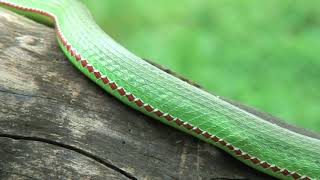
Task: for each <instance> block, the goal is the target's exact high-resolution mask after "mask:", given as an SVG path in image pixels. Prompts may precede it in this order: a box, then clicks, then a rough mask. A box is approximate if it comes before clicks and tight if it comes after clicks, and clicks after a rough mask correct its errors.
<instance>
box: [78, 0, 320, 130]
mask: <svg viewBox="0 0 320 180" xmlns="http://www.w3.org/2000/svg"><path fill="white" fill-rule="evenodd" d="M83 2H85V4H87V6H88V7H89V9H90V10H91V12H92V13H93V15H94V17H95V19H96V20H97V22H98V24H99V25H100V26H101V27H102V28H103V29H104V30H105V31H106V32H107V33H108V34H110V35H111V36H112V37H113V38H114V39H116V40H117V41H118V42H120V43H121V44H122V45H124V46H125V47H127V48H128V49H130V50H131V51H133V52H134V53H136V54H137V55H139V56H140V57H144V58H150V59H152V60H153V61H155V62H157V63H159V64H162V65H165V66H167V67H169V68H170V69H172V70H174V71H176V72H179V73H180V74H182V75H184V76H186V77H188V78H190V79H192V80H194V81H196V82H198V83H200V84H201V85H203V86H204V87H205V88H207V89H209V90H210V91H212V92H215V93H216V94H219V95H221V96H225V97H229V98H232V99H235V100H238V101H240V102H242V103H244V104H248V105H251V106H254V107H256V108H258V109H260V110H263V111H266V112H269V113H271V114H274V115H276V116H278V117H281V118H283V119H286V120H288V121H289V122H291V123H292V124H297V125H300V126H303V127H306V128H309V129H313V130H315V131H319V132H320V120H319V119H318V118H320V108H319V107H320V102H319V99H320V93H319V92H320V82H319V77H320V57H319V54H320V53H319V49H320V11H319V5H320V1H317V0H308V1H307V2H306V1H298V0H281V1H279V0H263V1H257V0H238V1H237V0H202V1H197V0H180V1H171V0H162V1H145V0H130V1H128V0H95V1H89V0H83Z"/></svg>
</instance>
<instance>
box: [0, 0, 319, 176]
mask: <svg viewBox="0 0 320 180" xmlns="http://www.w3.org/2000/svg"><path fill="white" fill-rule="evenodd" d="M0 4H1V6H3V7H6V8H9V9H10V10H13V11H15V12H18V13H20V14H23V15H26V16H28V17H30V18H32V19H35V20H37V21H41V22H44V23H47V24H51V25H54V26H55V29H56V34H57V39H58V43H59V45H60V47H61V48H62V50H63V52H64V53H65V55H66V56H67V57H68V59H69V60H70V61H71V62H72V63H73V64H74V65H75V66H76V67H77V68H78V69H79V70H80V71H81V72H83V73H84V74H85V75H86V76H87V77H89V78H90V79H91V80H93V81H94V82H95V83H96V84H98V85H99V86H101V87H102V88H103V89H104V90H105V91H107V92H108V93H110V94H112V95H113V96H115V97H116V98H118V99H119V100H121V101H122V102H124V103H125V104H127V105H129V106H130V107H132V108H135V109H137V110H139V111H141V112H143V113H144V114H146V115H148V116H151V117H153V118H154V119H157V120H159V121H161V122H163V123H165V124H167V125H170V126H172V127H174V128H177V129H179V130H181V131H184V132H186V133H189V134H191V135H193V136H195V137H197V138H199V139H201V140H203V141H206V142H208V143H210V144H213V145H215V146H217V147H219V148H221V149H223V150H225V151H226V152H228V153H229V154H230V155H232V156H233V157H235V158H237V159H238V160H240V161H242V162H243V163H245V164H247V165H249V166H251V167H252V168H255V169H257V170H259V171H261V172H264V173H267V174H269V175H271V176H274V177H277V178H280V179H303V180H308V179H320V140H318V139H314V138H311V137H307V136H304V135H301V134H298V133H295V132H292V131H290V130H288V129H285V128H282V127H280V126H278V125H275V124H273V123H270V122H268V121H265V120H263V119H261V118H259V117H257V116H255V115H253V114H251V113H248V112H246V111H244V110H242V109H240V108H238V107H236V106H234V105H232V104H230V103H228V102H226V101H224V100H222V99H220V98H219V97H217V96H214V95H212V94H210V93H208V92H205V91H203V90H200V89H198V88H196V87H194V86H192V85H190V84H188V83H186V82H184V81H182V80H180V79H178V78H175V77H173V76H171V75H169V74H167V73H165V72H164V71H162V70H160V69H158V68H156V67H154V66H152V65H150V64H149V63H147V62H145V61H144V60H142V59H141V58H139V57H137V56H136V55H134V54H133V53H131V52H129V51H128V50H127V49H125V48H124V47H122V46H121V45H119V44H118V43H117V42H115V41H114V40H113V39H112V38H111V37H109V36H108V35H107V34H106V33H105V32H104V31H102V30H101V29H100V28H99V26H98V25H96V23H95V22H94V20H93V18H92V16H91V15H90V13H89V12H88V10H87V9H86V8H85V7H84V6H83V5H82V4H81V3H80V2H79V1H77V0H45V1H44V0H0Z"/></svg>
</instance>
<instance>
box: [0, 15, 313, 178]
mask: <svg viewBox="0 0 320 180" xmlns="http://www.w3.org/2000/svg"><path fill="white" fill-rule="evenodd" d="M0 60H1V63H0V76H1V78H0V179H272V178H271V177H269V176H267V175H263V174H261V173H259V172H257V171H255V170H253V169H251V168H249V167H247V166H245V165H243V164H242V163H240V162H238V161H237V160H235V159H233V158H232V157H230V156H229V155H228V154H226V153H224V152H222V151H221V150H219V149H217V148H215V147H214V146H211V145H208V144H206V143H203V142H201V141H199V140H197V139H195V138H193V137H191V136H189V135H186V134H184V133H181V132H179V131H177V130H175V129H173V128H170V127H168V126H166V125H163V124H160V123H158V122H157V121H155V120H153V119H150V118H149V117H146V116H145V115H143V114H141V113H139V112H137V111H135V110H132V109H130V108H129V107H127V106H125V105H123V104H122V103H120V102H119V101H117V100H116V99H115V98H113V97H111V96H110V95H108V94H107V93H105V92H104V91H102V90H101V89H100V88H99V87H98V86H96V85H95V84H94V83H93V82H91V81H90V80H88V79H87V78H86V77H85V76H83V75H82V74H81V73H80V72H79V71H78V70H76V69H75V68H74V67H73V66H72V64H71V63H70V62H69V61H68V60H67V59H66V57H65V56H64V55H63V53H62V51H61V50H60V48H59V47H58V45H57V42H56V39H55V35H54V30H53V29H51V28H49V27H46V26H44V25H41V24H38V23H35V22H33V21H31V20H28V19H26V18H24V17H21V16H18V15H16V14H13V13H11V12H8V11H7V10H4V9H0ZM271 119H272V120H273V118H271ZM275 121H277V120H275ZM289 128H290V127H289ZM297 131H300V130H299V129H298V130H297ZM301 131H304V130H301ZM306 133H308V134H309V135H310V136H317V135H316V134H313V133H309V132H306ZM318 137H319V136H318Z"/></svg>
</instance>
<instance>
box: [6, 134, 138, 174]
mask: <svg viewBox="0 0 320 180" xmlns="http://www.w3.org/2000/svg"><path fill="white" fill-rule="evenodd" d="M0 138H10V139H14V140H24V141H35V142H42V143H46V144H51V145H54V146H58V147H61V148H64V149H67V150H70V151H74V152H77V153H79V154H81V155H83V156H86V157H88V158H90V159H92V160H94V161H96V162H98V163H100V164H102V165H104V166H106V167H107V168H109V169H112V170H114V171H116V172H118V173H120V174H122V175H124V176H125V177H127V178H128V179H134V180H135V179H137V178H136V177H134V176H133V175H132V174H131V173H129V172H126V171H124V170H123V169H121V168H119V167H117V166H115V165H113V164H112V163H111V162H107V161H105V160H103V159H102V158H100V157H98V156H96V155H94V154H92V153H90V152H87V151H85V150H83V149H80V148H77V147H74V146H71V145H68V144H63V143H61V142H56V141H52V140H50V139H44V138H39V137H31V136H21V135H14V134H4V133H0Z"/></svg>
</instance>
